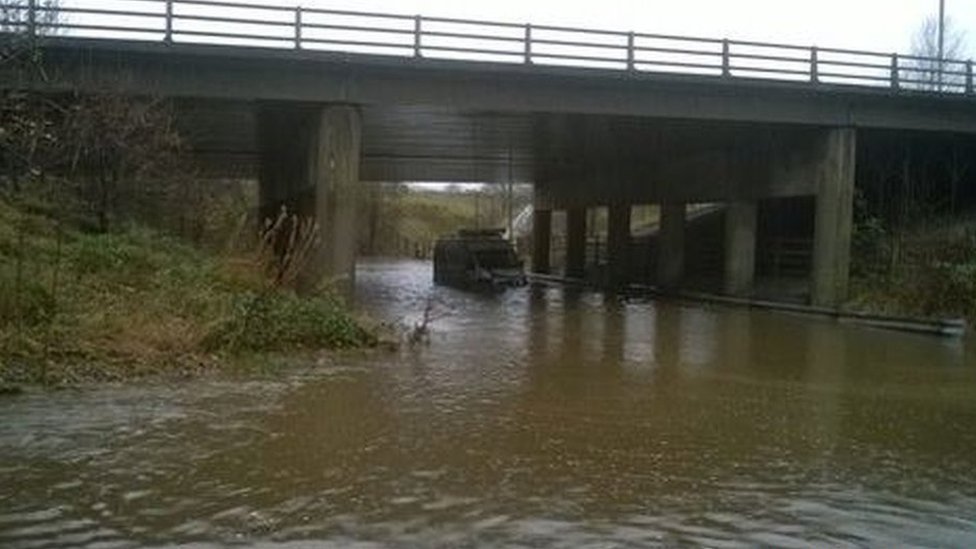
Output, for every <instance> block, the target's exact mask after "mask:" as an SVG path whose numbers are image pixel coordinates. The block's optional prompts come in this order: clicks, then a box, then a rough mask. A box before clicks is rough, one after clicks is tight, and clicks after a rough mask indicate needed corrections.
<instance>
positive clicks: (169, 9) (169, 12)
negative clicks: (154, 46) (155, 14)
mask: <svg viewBox="0 0 976 549" xmlns="http://www.w3.org/2000/svg"><path fill="white" fill-rule="evenodd" d="M163 42H166V43H167V44H172V43H173V0H166V34H165V35H164V36H163Z"/></svg>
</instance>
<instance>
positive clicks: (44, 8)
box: [0, 0, 62, 34]
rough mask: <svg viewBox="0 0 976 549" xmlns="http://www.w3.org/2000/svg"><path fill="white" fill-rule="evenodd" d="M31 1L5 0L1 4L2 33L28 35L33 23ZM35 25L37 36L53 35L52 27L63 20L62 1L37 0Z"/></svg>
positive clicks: (0, 28)
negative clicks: (60, 9) (31, 22)
mask: <svg viewBox="0 0 976 549" xmlns="http://www.w3.org/2000/svg"><path fill="white" fill-rule="evenodd" d="M30 4H31V0H4V2H3V3H2V4H0V32H4V33H27V32H28V30H29V29H30V21H31V10H30ZM34 6H35V10H34V23H35V24H36V25H37V27H36V31H37V34H53V32H54V30H55V29H53V28H52V27H51V25H53V24H54V23H56V22H58V21H60V20H61V18H62V13H61V12H60V11H59V10H58V8H60V7H61V0H35V3H34Z"/></svg>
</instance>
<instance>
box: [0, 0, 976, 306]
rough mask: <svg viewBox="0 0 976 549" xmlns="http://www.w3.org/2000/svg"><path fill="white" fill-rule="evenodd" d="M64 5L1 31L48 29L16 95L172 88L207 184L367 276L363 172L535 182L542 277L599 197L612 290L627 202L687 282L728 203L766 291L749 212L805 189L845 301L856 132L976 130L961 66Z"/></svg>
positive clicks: (819, 298) (422, 25)
mask: <svg viewBox="0 0 976 549" xmlns="http://www.w3.org/2000/svg"><path fill="white" fill-rule="evenodd" d="M32 5H33V3H32ZM145 5H153V3H152V2H142V3H141V4H140V6H145ZM72 6H74V7H72V8H60V9H58V10H57V12H56V13H47V12H46V11H45V9H44V8H41V7H32V8H30V9H29V10H28V12H27V13H26V14H25V15H24V17H21V18H20V19H18V23H17V25H14V26H13V27H11V26H10V25H9V24H8V28H13V30H17V31H20V32H22V33H26V34H27V35H28V36H30V37H34V38H36V39H37V40H38V42H39V44H40V45H41V48H42V50H43V56H44V64H45V67H46V78H44V79H43V80H41V79H33V80H21V81H17V80H16V79H15V76H16V75H14V74H2V75H0V76H2V78H3V82H7V83H9V84H8V85H13V86H21V87H25V88H27V87H29V88H33V89H40V90H44V91H47V92H51V93H58V92H82V93H85V92H105V91H111V92H114V93H124V94H133V95H142V96H160V97H167V98H172V99H173V100H174V101H175V102H176V104H177V106H178V111H179V116H180V117H181V120H182V125H183V127H184V129H185V133H186V134H187V136H188V137H189V139H190V141H191V143H193V145H194V150H195V151H196V152H197V153H198V154H199V155H200V156H201V157H202V158H204V159H206V160H207V161H208V164H209V165H210V166H211V168H212V169H213V171H214V173H216V174H223V175H243V176H256V177H257V178H258V179H259V181H260V188H261V206H262V211H263V212H265V213H266V214H268V215H273V214H274V213H275V212H277V210H278V209H279V208H280V206H281V205H287V206H288V207H289V208H290V209H292V210H293V211H300V212H304V213H306V214H308V215H313V216H315V217H316V218H317V219H318V220H319V223H320V226H321V230H322V236H323V242H324V243H325V245H324V246H323V247H322V248H323V252H322V256H321V258H320V262H319V265H318V266H317V268H320V269H321V270H322V272H324V273H326V274H329V275H337V274H341V273H353V272H354V262H355V210H356V208H355V202H356V200H355V196H356V187H357V184H358V183H359V182H360V181H448V182H456V181H473V182H488V183H493V182H500V183H503V182H509V181H518V182H531V183H533V184H534V185H535V187H536V193H535V196H536V201H535V216H534V218H535V227H534V238H533V241H534V246H533V250H534V251H533V254H534V255H533V267H534V269H535V270H537V271H540V272H548V271H549V270H550V267H551V265H550V261H549V257H550V250H549V243H550V241H551V226H552V212H553V211H558V210H564V211H565V212H566V214H565V219H566V234H567V238H566V240H567V250H566V265H565V268H566V272H567V274H569V275H571V276H576V275H580V274H581V273H582V270H583V261H584V260H585V249H584V247H585V232H586V211H587V209H588V208H593V207H607V208H608V210H609V224H608V240H609V242H608V253H609V263H610V271H611V273H612V275H613V277H614V279H616V280H618V281H619V280H622V279H623V278H625V276H626V275H625V272H626V269H627V264H628V262H629V261H630V258H629V257H628V255H630V254H632V252H633V251H632V249H631V248H630V246H629V245H628V243H629V240H630V235H629V231H630V211H631V206H633V205H637V204H649V203H654V204H660V206H661V210H660V211H661V221H660V235H659V244H658V246H657V247H656V250H655V253H656V254H657V257H656V271H655V277H654V281H653V282H655V283H656V284H658V285H660V286H663V287H666V288H674V287H678V286H680V285H681V284H682V281H683V279H684V278H685V275H686V273H685V255H686V250H685V248H686V243H685V238H684V228H685V217H686V214H685V212H686V211H687V209H686V204H689V203H705V202H708V203H716V202H721V203H727V204H728V208H727V210H726V215H725V218H726V221H725V223H726V228H725V238H724V244H725V253H724V265H725V267H724V273H725V274H724V276H725V282H724V289H725V291H726V292H727V293H729V294H733V295H744V294H748V293H749V292H750V291H751V288H752V285H753V282H754V277H755V263H756V259H755V258H756V254H757V250H756V246H757V215H758V214H757V212H758V211H759V205H760V203H761V202H762V201H764V200H769V199H774V198H786V197H811V198H812V201H813V204H814V205H815V206H814V213H813V216H814V220H813V223H812V225H813V231H812V233H813V234H812V235H811V238H812V242H813V245H812V267H811V272H810V280H811V286H810V287H811V290H810V295H811V300H812V301H813V302H814V303H815V304H819V305H833V304H836V303H838V302H839V301H840V300H842V299H843V298H844V297H845V295H846V292H847V280H848V271H849V263H850V241H851V226H852V201H853V193H854V185H855V174H856V164H857V151H858V141H859V139H861V138H862V137H863V136H865V135H867V136H870V135H871V134H872V132H875V133H876V132H922V133H932V134H951V135H955V136H965V135H969V134H976V93H974V85H973V66H972V62H969V61H957V60H932V59H926V58H920V57H912V56H899V55H896V54H882V53H875V52H861V51H853V50H843V49H831V48H817V47H799V46H792V45H782V44H762V43H755V42H737V41H730V40H714V39H699V38H688V37H674V36H662V35H650V34H640V33H632V32H615V31H602V30H591V29H573V28H565V27H554V26H544V25H514V24H509V23H492V22H482V21H468V20H458V19H446V18H426V17H415V16H397V15H390V14H371V13H360V12H348V11H334V10H312V9H302V8H283V7H273V6H254V5H250V4H236V3H233V2H220V3H216V4H214V3H211V2H200V1H189V0H185V1H173V0H168V1H159V2H156V3H155V6H156V8H157V9H154V10H149V9H148V8H144V7H143V8H140V11H120V10H115V9H105V8H104V7H101V6H100V4H99V3H96V2H88V3H87V4H86V2H84V1H80V2H76V3H73V4H72ZM79 6H80V7H79ZM18 25H19V26H18Z"/></svg>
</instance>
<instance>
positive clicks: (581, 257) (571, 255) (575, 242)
mask: <svg viewBox="0 0 976 549" xmlns="http://www.w3.org/2000/svg"><path fill="white" fill-rule="evenodd" d="M585 274H586V208H570V209H568V210H566V276H567V277H569V278H583V276H584V275H585Z"/></svg>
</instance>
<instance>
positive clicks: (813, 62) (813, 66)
mask: <svg viewBox="0 0 976 549" xmlns="http://www.w3.org/2000/svg"><path fill="white" fill-rule="evenodd" d="M818 64H819V63H818V61H817V46H813V47H812V48H810V82H813V83H814V84H816V83H817V82H819V81H820V70H819V67H818V66H817V65H818Z"/></svg>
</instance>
